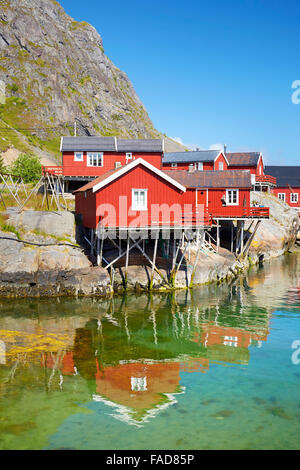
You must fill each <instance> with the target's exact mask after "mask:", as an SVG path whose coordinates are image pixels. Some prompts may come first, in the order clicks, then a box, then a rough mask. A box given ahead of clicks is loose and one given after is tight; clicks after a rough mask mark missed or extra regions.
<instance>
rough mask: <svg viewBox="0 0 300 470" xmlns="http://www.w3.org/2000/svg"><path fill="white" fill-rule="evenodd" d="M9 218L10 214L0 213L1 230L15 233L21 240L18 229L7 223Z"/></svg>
mask: <svg viewBox="0 0 300 470" xmlns="http://www.w3.org/2000/svg"><path fill="white" fill-rule="evenodd" d="M7 219H8V216H7V215H6V214H0V230H2V232H10V233H14V234H15V235H17V238H18V239H19V240H20V238H21V237H20V234H19V232H18V230H17V229H16V228H15V227H13V225H9V224H7V223H6V222H7Z"/></svg>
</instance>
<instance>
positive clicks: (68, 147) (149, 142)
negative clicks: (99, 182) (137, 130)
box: [61, 136, 163, 152]
mask: <svg viewBox="0 0 300 470" xmlns="http://www.w3.org/2000/svg"><path fill="white" fill-rule="evenodd" d="M162 150H163V144H162V140H160V139H116V138H115V137H98V136H90V137H88V136H86V137H62V144H61V151H62V152H67V151H70V152H76V151H88V152H89V151H90V152H93V151H94V152H103V151H112V152H162Z"/></svg>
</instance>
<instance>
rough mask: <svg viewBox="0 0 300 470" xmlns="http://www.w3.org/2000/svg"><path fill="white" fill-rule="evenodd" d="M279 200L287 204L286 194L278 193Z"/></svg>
mask: <svg viewBox="0 0 300 470" xmlns="http://www.w3.org/2000/svg"><path fill="white" fill-rule="evenodd" d="M278 199H280V200H281V201H283V202H285V193H278Z"/></svg>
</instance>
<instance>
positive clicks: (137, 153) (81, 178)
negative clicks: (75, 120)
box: [44, 136, 163, 192]
mask: <svg viewBox="0 0 300 470" xmlns="http://www.w3.org/2000/svg"><path fill="white" fill-rule="evenodd" d="M60 150H61V152H62V166H61V167H44V171H48V172H50V173H53V174H59V175H62V176H63V180H64V184H65V191H66V192H68V191H74V190H75V189H78V188H80V187H81V186H82V185H84V184H86V183H88V182H89V181H91V180H92V179H94V178H96V177H97V176H100V175H103V174H104V173H106V172H107V171H109V170H114V169H117V168H120V167H122V166H124V165H126V164H127V163H130V162H131V161H134V160H135V159H137V158H143V159H144V160H145V161H148V162H149V163H151V164H152V165H153V166H155V167H156V168H161V167H162V154H163V140H161V139H119V138H117V137H98V136H87V137H62V138H61V147H60Z"/></svg>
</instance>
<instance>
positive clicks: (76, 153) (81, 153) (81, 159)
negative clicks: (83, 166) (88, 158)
mask: <svg viewBox="0 0 300 470" xmlns="http://www.w3.org/2000/svg"><path fill="white" fill-rule="evenodd" d="M78 155H80V158H78ZM74 162H83V152H74Z"/></svg>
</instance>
